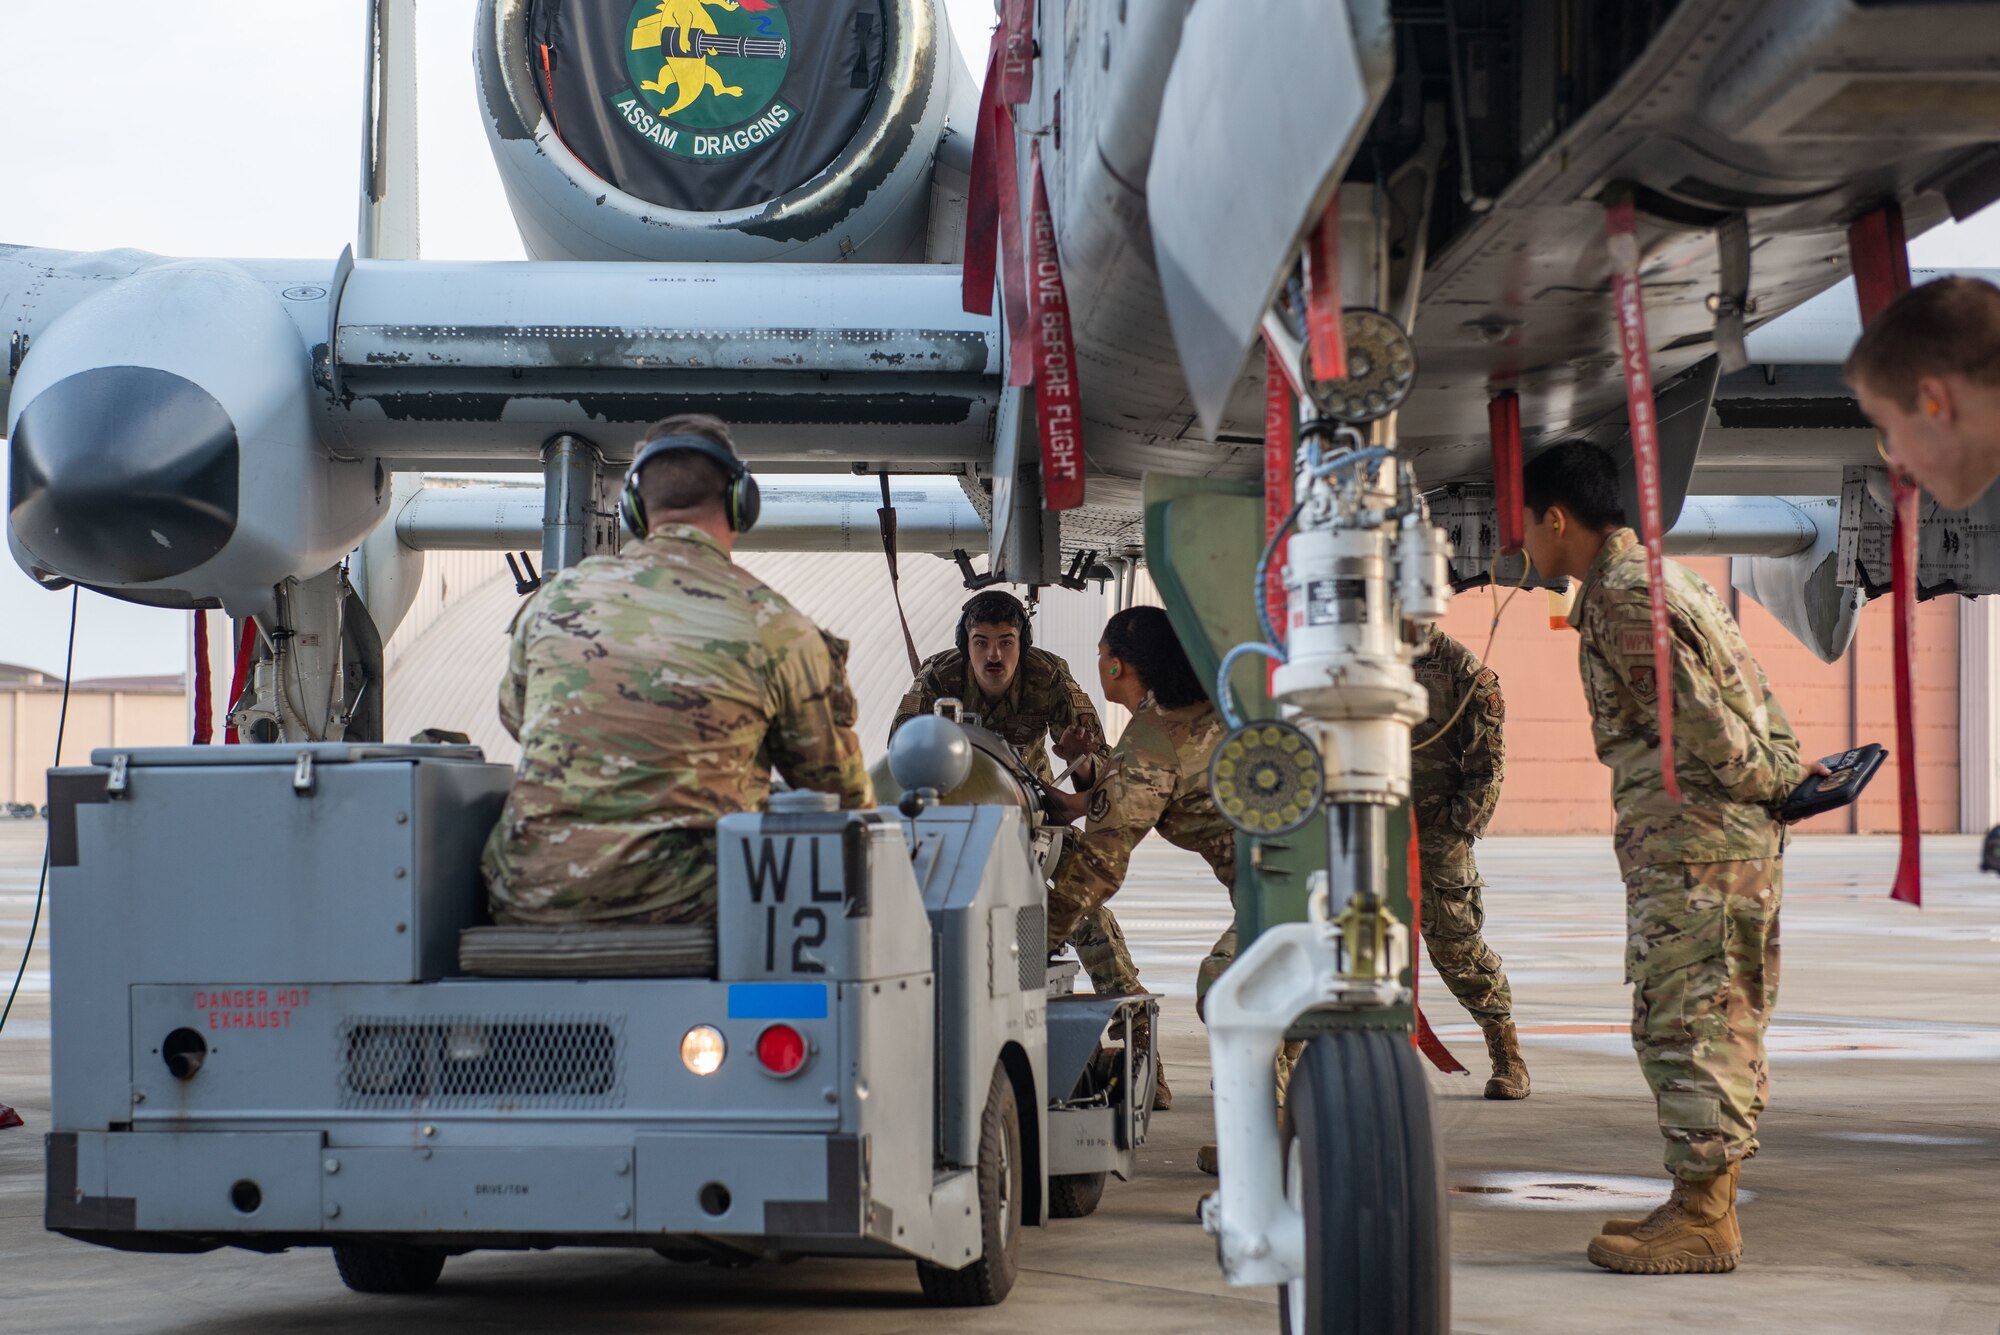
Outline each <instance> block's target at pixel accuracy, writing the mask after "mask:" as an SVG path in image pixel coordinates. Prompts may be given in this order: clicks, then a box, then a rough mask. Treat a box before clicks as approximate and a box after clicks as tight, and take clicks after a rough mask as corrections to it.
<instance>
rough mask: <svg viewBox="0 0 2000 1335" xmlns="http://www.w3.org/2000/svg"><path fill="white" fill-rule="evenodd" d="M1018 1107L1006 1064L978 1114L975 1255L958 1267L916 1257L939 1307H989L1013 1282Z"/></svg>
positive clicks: (1017, 1252) (1017, 1239)
mask: <svg viewBox="0 0 2000 1335" xmlns="http://www.w3.org/2000/svg"><path fill="white" fill-rule="evenodd" d="M1021 1198H1022V1192H1021V1111H1020V1109H1019V1108H1018V1107H1016V1106H1015V1103H1014V1084H1013V1082H1012V1081H1011V1080H1009V1079H1008V1078H1007V1071H1006V1068H1004V1067H1000V1066H995V1067H994V1069H993V1088H992V1089H991V1091H989V1092H988V1094H987V1095H986V1111H985V1112H983V1113H982V1114H980V1118H979V1240H980V1242H981V1244H982V1250H981V1252H980V1255H979V1259H978V1260H976V1261H974V1262H972V1263H971V1264H970V1265H968V1266H966V1267H965V1268H964V1269H963V1270H948V1269H946V1268H945V1267H944V1266H941V1265H933V1264H932V1263H931V1262H929V1261H919V1262H917V1282H918V1283H919V1284H921V1285H922V1286H923V1290H924V1297H926V1298H928V1299H930V1300H931V1302H932V1303H934V1304H936V1305H937V1306H939V1307H991V1306H993V1304H995V1303H997V1302H999V1301H1000V1300H1001V1299H1003V1298H1005V1297H1006V1296H1007V1292H1008V1290H1010V1289H1012V1288H1013V1287H1014V1274H1015V1272H1016V1271H1018V1270H1019V1269H1020V1267H1021Z"/></svg>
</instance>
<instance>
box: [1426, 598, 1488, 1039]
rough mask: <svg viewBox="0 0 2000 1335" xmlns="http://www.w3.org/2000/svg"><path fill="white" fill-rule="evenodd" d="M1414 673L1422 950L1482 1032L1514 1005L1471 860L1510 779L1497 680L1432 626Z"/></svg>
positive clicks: (1462, 647) (1453, 641) (1468, 650)
mask: <svg viewBox="0 0 2000 1335" xmlns="http://www.w3.org/2000/svg"><path fill="white" fill-rule="evenodd" d="M1415 667H1416V673H1417V682H1418V684H1419V685H1421V686H1422V687H1423V688H1424V689H1425V690H1426V691H1427V692H1428V693H1429V695H1430V715H1429V717H1428V718H1426V719H1425V721H1424V723H1423V724H1422V725H1421V726H1419V727H1418V728H1417V729H1416V732H1415V735H1414V739H1413V741H1414V745H1413V747H1412V750H1411V754H1410V803H1411V810H1412V812H1413V814H1414V816H1415V818H1416V822H1417V855H1418V861H1419V863H1420V865H1421V867H1422V881H1423V889H1422V901H1421V905H1420V908H1421V913H1420V916H1421V918H1422V926H1423V933H1422V934H1423V938H1424V947H1425V949H1426V950H1428V951H1429V952H1430V957H1431V967H1432V968H1434V969H1436V970H1437V972H1438V977H1439V978H1440V979H1442V980H1443V981H1444V985H1445V986H1446V987H1448V988H1450V989H1451V994H1452V995H1453V996H1455V997H1457V998H1458V1000H1459V1003H1460V1004H1461V1005H1463V1006H1464V1007H1465V1008H1466V1010H1468V1011H1470V1012H1471V1013H1472V1016H1473V1018H1474V1019H1475V1020H1477V1021H1479V1023H1480V1025H1481V1026H1482V1027H1486V1026H1492V1025H1497V1024H1505V1023H1507V1022H1508V1020H1510V1019H1511V1018H1512V1016H1513V1011H1514V999H1513V994H1512V993H1511V991H1510V990H1509V989H1508V987H1507V975H1506V974H1505V973H1504V972H1502V971H1501V967H1500V957H1499V956H1498V955H1496V954H1495V953H1494V952H1493V949H1492V947H1490V946H1488V945H1487V944H1486V942H1485V940H1484V938H1483V937H1482V936H1481V929H1482V928H1483V927H1484V926H1485V924H1486V909H1485V905H1484V904H1483V903H1482V902H1481V900H1482V893H1481V892H1482V891H1484V889H1485V888H1486V883H1485V882H1484V881H1482V880H1480V878H1479V867H1478V864H1477V863H1475V862H1474V861H1473V857H1472V843H1473V840H1475V839H1479V838H1481V837H1483V836H1484V835H1485V833H1486V825H1487V822H1488V821H1490V820H1491V819H1492V817H1493V808H1494V807H1495V806H1496V805H1498V804H1499V801H1500V781H1501V779H1502V778H1503V777H1505V775H1506V772H1507V744H1506V741H1505V739H1504V738H1503V737H1502V734H1501V728H1502V724H1503V723H1504V722H1505V721H1506V717H1507V706H1506V703H1505V702H1504V701H1503V700H1502V699H1501V697H1500V678H1499V677H1498V676H1497V675H1496V674H1495V673H1494V671H1493V669H1492V668H1490V667H1487V666H1486V665H1485V664H1484V663H1482V662H1480V661H1479V659H1478V657H1477V656H1476V655H1475V654H1474V653H1473V652H1472V651H1471V650H1470V649H1467V648H1466V647H1465V646H1464V645H1462V644H1460V643H1459V642H1458V641H1457V640H1454V639H1453V638H1451V636H1449V635H1447V634H1445V633H1444V632H1443V631H1441V630H1439V629H1437V628H1436V627H1435V626H1433V627H1431V628H1430V637H1429V639H1428V640H1427V641H1426V643H1425V645H1424V649H1423V652H1422V653H1420V654H1419V655H1418V656H1417V659H1416V663H1415ZM1467 697H1470V698H1469V699H1468V698H1467ZM1461 706H1462V709H1461ZM1447 724H1448V725H1449V727H1447ZM1433 738H1435V739H1436V740H1432V739H1433Z"/></svg>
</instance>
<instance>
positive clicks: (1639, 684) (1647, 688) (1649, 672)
mask: <svg viewBox="0 0 2000 1335" xmlns="http://www.w3.org/2000/svg"><path fill="white" fill-rule="evenodd" d="M1632 694H1634V695H1636V696H1638V697H1639V698H1640V699H1641V700H1645V701H1647V702H1649V703H1650V702H1651V701H1653V700H1656V699H1658V698H1659V695H1660V681H1659V678H1658V677H1657V676H1655V675H1654V673H1653V665H1652V664H1651V663H1646V664H1643V665H1641V666H1638V667H1635V668H1633V669H1632Z"/></svg>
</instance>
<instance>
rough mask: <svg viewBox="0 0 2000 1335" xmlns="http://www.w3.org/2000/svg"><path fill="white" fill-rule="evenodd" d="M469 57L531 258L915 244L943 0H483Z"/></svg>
mask: <svg viewBox="0 0 2000 1335" xmlns="http://www.w3.org/2000/svg"><path fill="white" fill-rule="evenodd" d="M475 60H476V63H477V73H478V86H479V96H480V99H481V102H482V103H483V104H484V110H485V120H486V128H487V133H488V138H489V140H490V141H491V143H492V146H493V153H494V159H495V161H496V162H497V164H498V165H499V168H500V179H501V181H502V182H503V184H504V185H505V187H506V190H507V199H508V204H509V206H510V207H511V208H512V210H513V213H514V220H515V223H516V225H517V226H518V227H519V228H520V231H521V240H522V243H523V244H524V245H525V246H526V247H527V250H528V254H529V255H530V256H531V257H532V258H534V259H563V260H769V259H779V258H785V259H793V260H821V261H834V260H858V261H869V262H890V261H898V260H907V259H912V258H922V256H921V254H920V253H918V252H920V251H921V248H922V243H923V233H924V225H925V222H926V220H927V218H928V215H929V210H930V197H931V190H930V186H931V164H932V161H933V159H934V157H935V155H936V153H937V150H938V145H939V143H940V140H941V139H942V137H943V135H944V133H945V106H946V102H947V99H948V97H949V95H950V93H951V91H952V88H951V85H952V83H953V81H954V76H956V75H958V74H959V72H960V71H961V70H962V69H963V65H962V62H960V61H959V59H958V57H957V54H956V50H955V48H954V47H953V46H952V43H951V35H950V32H949V30H948V28H947V27H946V22H945V18H944V14H943V10H942V7H941V5H940V4H939V3H938V0H826V3H820V4H813V5H778V4H771V3H744V4H741V5H737V4H728V5H725V4H723V3H721V0H660V2H659V3H657V4H648V3H637V4H624V3H620V4H601V3H583V2H582V0H481V4H480V6H479V19H478V36H477V39H476V51H475ZM960 91H961V93H963V94H966V95H968V96H969V94H970V92H971V90H970V89H964V90H960Z"/></svg>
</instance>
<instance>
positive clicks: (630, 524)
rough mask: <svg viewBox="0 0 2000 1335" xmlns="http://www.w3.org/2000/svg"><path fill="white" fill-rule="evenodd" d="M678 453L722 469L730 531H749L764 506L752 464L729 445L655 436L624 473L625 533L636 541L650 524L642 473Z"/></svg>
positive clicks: (621, 514)
mask: <svg viewBox="0 0 2000 1335" xmlns="http://www.w3.org/2000/svg"><path fill="white" fill-rule="evenodd" d="M676 450H688V451H691V452H693V453H695V454H699V455H700V456H701V457H702V458H704V459H708V460H710V461H711V462H713V463H716V464H718V465H720V466H721V468H722V471H723V472H724V473H725V474H727V475H728V478H729V482H728V484H727V485H726V486H725V487H724V488H723V492H722V508H723V512H724V514H725V515H727V516H728V520H729V531H730V532H732V533H747V532H749V531H750V529H751V526H752V525H754V524H755V523H756V522H757V515H758V512H759V511H760V510H762V508H763V504H764V501H763V497H762V495H761V494H760V493H759V491H758V489H757V479H756V478H755V477H753V476H752V475H751V473H750V465H748V464H746V463H744V462H743V461H742V460H741V459H739V458H737V457H736V455H735V453H734V452H733V451H731V450H730V449H729V447H728V446H726V445H722V444H719V443H717V442H716V441H713V440H710V439H709V438H708V437H707V436H655V437H654V438H653V439H651V440H649V441H645V442H643V443H641V444H640V446H639V452H638V453H637V454H635V455H633V456H632V466H631V467H630V468H628V469H626V470H625V492H624V494H623V495H622V496H620V497H619V498H618V516H619V518H621V519H623V520H624V521H625V531H626V532H628V533H630V534H631V535H632V536H633V537H635V538H643V537H645V536H646V532H647V529H648V527H649V525H648V524H647V521H646V500H645V497H643V496H641V495H640V494H639V471H640V470H641V469H643V468H644V467H645V466H646V465H647V464H649V463H651V462H653V460H655V459H657V458H659V457H660V456H661V455H663V454H672V453H673V452H674V451H676Z"/></svg>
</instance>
